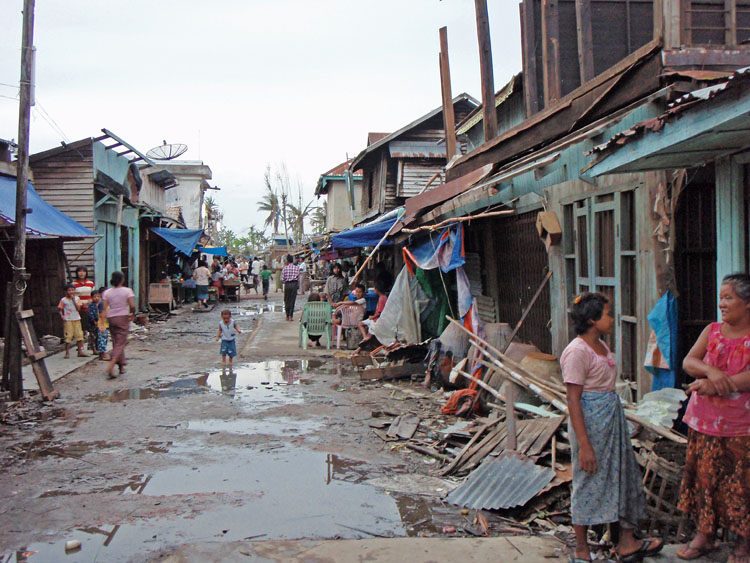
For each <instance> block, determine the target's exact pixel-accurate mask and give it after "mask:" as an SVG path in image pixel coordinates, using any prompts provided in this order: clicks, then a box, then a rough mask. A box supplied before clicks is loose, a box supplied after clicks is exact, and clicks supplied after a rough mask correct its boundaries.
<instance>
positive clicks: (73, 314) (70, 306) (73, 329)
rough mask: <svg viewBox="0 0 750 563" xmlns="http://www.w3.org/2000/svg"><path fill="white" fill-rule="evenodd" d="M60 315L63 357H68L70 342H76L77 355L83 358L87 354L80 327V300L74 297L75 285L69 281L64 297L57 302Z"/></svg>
mask: <svg viewBox="0 0 750 563" xmlns="http://www.w3.org/2000/svg"><path fill="white" fill-rule="evenodd" d="M57 308H58V310H59V311H60V317H62V320H63V330H64V335H65V357H66V358H70V343H71V342H72V341H73V340H75V341H76V342H77V343H78V357H79V358H85V357H86V356H88V354H86V353H84V351H83V329H82V328H81V313H80V310H81V300H80V299H79V298H78V297H76V287H75V286H74V285H73V284H72V283H69V284H67V285H66V286H65V297H63V298H62V299H60V302H59V303H58V304H57Z"/></svg>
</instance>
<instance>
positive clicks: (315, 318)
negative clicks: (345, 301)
mask: <svg viewBox="0 0 750 563" xmlns="http://www.w3.org/2000/svg"><path fill="white" fill-rule="evenodd" d="M332 318H333V309H331V304H330V303H328V302H327V301H311V302H308V303H305V308H304V309H303V310H302V322H301V323H300V324H299V346H300V348H303V349H304V348H307V340H308V337H309V336H318V335H320V336H323V335H324V334H325V335H326V339H327V341H326V348H327V349H328V350H330V349H331V341H332V340H333V337H332V335H331V333H332V331H331V326H333V323H332V322H331V320H332Z"/></svg>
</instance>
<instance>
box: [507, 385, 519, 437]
mask: <svg viewBox="0 0 750 563" xmlns="http://www.w3.org/2000/svg"><path fill="white" fill-rule="evenodd" d="M505 387H506V393H505V398H506V401H505V427H506V429H507V436H508V437H507V439H506V444H505V449H507V450H515V449H516V447H517V446H518V442H517V438H518V436H517V434H516V409H515V408H514V407H515V403H516V399H515V397H516V386H515V384H514V383H513V382H512V381H510V380H508V383H507V385H506V386H505Z"/></svg>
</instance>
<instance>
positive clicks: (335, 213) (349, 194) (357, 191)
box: [315, 160, 362, 233]
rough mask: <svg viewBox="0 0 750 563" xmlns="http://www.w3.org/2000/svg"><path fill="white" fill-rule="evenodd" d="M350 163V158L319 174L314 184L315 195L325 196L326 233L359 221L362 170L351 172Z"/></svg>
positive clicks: (339, 229)
mask: <svg viewBox="0 0 750 563" xmlns="http://www.w3.org/2000/svg"><path fill="white" fill-rule="evenodd" d="M351 163H352V161H351V160H348V161H347V162H342V163H341V164H339V165H338V166H335V167H334V168H331V169H330V170H329V171H328V172H325V173H323V174H321V175H320V178H318V183H317V185H316V186H315V195H316V197H321V196H324V197H325V198H326V228H325V230H326V232H327V233H331V232H334V233H337V232H339V231H343V230H344V229H351V228H352V227H353V226H354V225H355V224H356V223H359V212H360V211H361V209H362V172H361V171H359V170H357V171H355V172H351V171H350V166H351ZM349 174H351V175H349Z"/></svg>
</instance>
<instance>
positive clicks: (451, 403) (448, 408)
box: [440, 389, 479, 414]
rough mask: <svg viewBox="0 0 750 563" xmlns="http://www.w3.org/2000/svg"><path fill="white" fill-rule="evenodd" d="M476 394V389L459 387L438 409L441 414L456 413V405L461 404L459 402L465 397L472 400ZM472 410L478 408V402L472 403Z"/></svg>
mask: <svg viewBox="0 0 750 563" xmlns="http://www.w3.org/2000/svg"><path fill="white" fill-rule="evenodd" d="M476 396H477V390H476V389H459V390H458V391H456V392H455V393H453V395H451V398H450V399H448V402H447V403H445V404H444V405H443V408H441V409H440V411H441V412H442V413H443V414H456V413H457V412H458V407H459V406H461V402H462V400H463V399H464V397H466V398H471V399H472V400H473V399H475V398H476ZM474 410H475V411H478V410H479V402H475V403H474Z"/></svg>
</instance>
